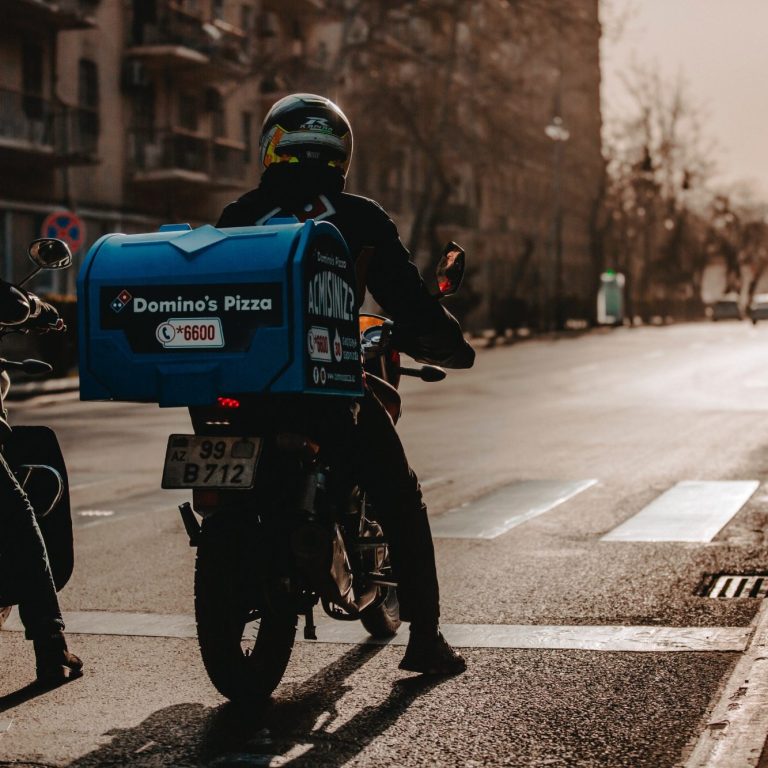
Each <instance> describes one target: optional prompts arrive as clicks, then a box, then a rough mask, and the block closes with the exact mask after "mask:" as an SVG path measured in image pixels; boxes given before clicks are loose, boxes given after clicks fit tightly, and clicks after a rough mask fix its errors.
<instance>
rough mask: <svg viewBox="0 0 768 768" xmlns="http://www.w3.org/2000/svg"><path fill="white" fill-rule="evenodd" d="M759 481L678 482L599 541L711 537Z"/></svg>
mask: <svg viewBox="0 0 768 768" xmlns="http://www.w3.org/2000/svg"><path fill="white" fill-rule="evenodd" d="M759 485H760V483H759V482H758V481H757V480H745V481H733V482H710V481H699V480H696V481H684V482H680V483H678V484H677V485H675V486H674V487H673V488H670V489H669V490H668V491H666V492H665V493H663V494H662V495H661V496H659V497H658V498H656V499H654V501H652V502H651V503H650V504H649V505H648V506H647V507H645V508H644V509H642V510H641V511H640V512H638V513H637V514H636V515H635V516H634V517H631V518H630V519H629V520H627V521H626V522H624V523H622V524H621V525H620V526H618V527H617V528H615V529H614V530H612V531H611V532H610V533H608V534H606V535H605V536H603V538H602V541H690V542H707V541H711V540H712V539H713V538H714V537H715V536H716V535H717V533H718V532H719V531H720V530H721V529H722V528H723V527H724V526H725V525H726V523H728V521H729V520H730V519H731V518H732V517H733V516H734V515H735V514H736V513H737V512H738V511H739V510H740V509H741V508H742V507H743V506H744V505H745V504H746V503H747V501H749V499H750V497H751V496H752V494H753V493H754V492H755V491H756V490H757V489H758V487H759Z"/></svg>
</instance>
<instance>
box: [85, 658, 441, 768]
mask: <svg viewBox="0 0 768 768" xmlns="http://www.w3.org/2000/svg"><path fill="white" fill-rule="evenodd" d="M382 650H383V647H382V646H372V645H371V646H358V647H356V648H353V649H352V650H350V651H349V652H348V653H346V654H344V655H343V656H342V657H341V658H339V659H337V660H336V661H334V662H333V663H331V664H329V665H327V666H326V667H324V668H323V669H321V670H320V671H319V672H317V673H316V674H315V675H313V676H312V677H310V678H309V679H307V680H306V681H304V682H302V683H298V684H294V685H287V686H282V687H281V688H278V690H277V695H276V697H275V699H274V700H272V701H271V702H268V703H266V704H264V705H261V706H251V707H242V708H241V707H237V706H235V705H233V704H229V703H228V704H223V705H222V706H220V707H217V708H213V709H212V708H208V707H205V706H203V705H202V704H178V705H175V706H171V707H167V708H165V709H161V710H158V711H157V712H154V713H153V714H152V715H150V716H149V717H148V718H146V719H145V720H144V721H143V722H142V723H140V724H139V725H137V726H135V727H134V728H127V729H119V730H115V731H112V732H110V733H108V734H107V735H109V736H112V740H111V741H110V742H109V743H108V744H105V745H104V746H102V747H99V748H98V749H96V750H94V751H92V752H90V753H88V754H86V755H83V756H82V757H80V758H78V759H77V760H75V761H74V762H72V763H70V768H95V767H96V766H103V765H130V766H136V767H137V768H141V767H142V766H145V767H146V768H149V766H152V768H155V767H157V766H161V767H163V768H165V767H166V766H167V767H168V768H171V766H173V768H177V767H178V766H187V765H188V766H206V767H208V766H210V768H235V766H238V767H239V768H243V766H267V765H292V766H302V765H304V766H319V765H322V766H329V767H332V766H341V765H343V764H344V763H346V762H347V761H349V760H350V759H352V758H353V757H355V756H356V755H358V754H359V753H360V752H362V751H363V750H364V749H365V748H366V747H367V746H368V745H369V744H370V743H371V742H372V741H373V740H374V739H375V738H376V737H377V736H378V735H380V734H381V733H383V732H384V731H386V730H387V729H388V728H389V727H390V726H391V725H393V724H394V723H395V722H396V721H397V720H398V719H399V718H400V716H401V715H402V714H403V713H404V712H405V711H406V710H407V709H408V707H409V705H410V704H411V703H412V702H413V701H414V700H415V699H416V698H418V697H419V696H420V695H422V694H423V693H426V692H427V691H429V690H430V689H432V688H433V687H434V686H435V685H437V684H438V683H439V682H440V679H434V678H422V677H409V678H404V679H401V680H398V681H397V682H395V683H394V684H393V685H392V688H391V691H390V693H389V695H388V697H387V698H386V699H385V700H384V701H383V702H381V703H379V704H377V705H374V706H370V707H365V708H363V709H361V710H359V711H358V712H357V713H356V714H355V715H354V716H353V717H352V718H351V719H350V720H348V721H347V722H345V723H344V724H343V725H342V726H341V727H339V728H338V729H337V730H336V731H334V732H329V731H328V730H326V729H327V728H328V727H329V726H331V725H332V724H333V723H334V721H335V720H336V719H337V706H338V702H339V701H340V700H341V698H342V697H343V696H344V694H345V693H346V692H347V691H349V690H350V688H351V686H350V685H349V684H348V683H345V681H346V680H347V678H349V677H350V676H351V675H353V674H354V673H355V672H356V671H357V670H359V669H360V668H361V667H362V666H363V665H365V664H366V663H367V662H369V661H370V660H372V659H373V658H374V657H375V656H376V655H377V654H379V653H380V652H381V651H382ZM318 718H320V721H322V725H320V726H319V727H318V722H320V721H319V720H318Z"/></svg>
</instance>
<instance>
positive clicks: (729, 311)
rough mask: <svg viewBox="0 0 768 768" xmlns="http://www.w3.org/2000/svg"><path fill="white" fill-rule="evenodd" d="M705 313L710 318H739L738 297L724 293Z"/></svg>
mask: <svg viewBox="0 0 768 768" xmlns="http://www.w3.org/2000/svg"><path fill="white" fill-rule="evenodd" d="M709 310H710V311H709V312H708V313H707V314H708V315H709V316H710V317H711V318H712V320H741V308H740V307H739V299H738V297H737V296H736V295H735V294H733V295H731V294H725V296H723V297H722V298H720V299H718V300H717V301H716V302H715V303H714V304H712V306H711V307H710V308H709Z"/></svg>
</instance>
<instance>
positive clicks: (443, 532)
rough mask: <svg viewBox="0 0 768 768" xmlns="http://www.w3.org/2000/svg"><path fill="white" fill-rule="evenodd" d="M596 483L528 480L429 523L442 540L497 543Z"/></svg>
mask: <svg viewBox="0 0 768 768" xmlns="http://www.w3.org/2000/svg"><path fill="white" fill-rule="evenodd" d="M596 482H597V480H525V481H523V482H520V483H513V484H512V485H507V486H504V487H503V488H500V489H499V490H498V491H494V492H493V493H489V494H488V495H487V496H483V497H482V498H480V499H476V500H475V501H471V502H467V503H466V504H462V505H461V506H460V507H456V508H454V509H451V510H449V511H448V512H446V513H444V514H442V515H438V516H436V517H435V518H434V519H433V520H430V526H431V528H432V535H433V536H434V537H435V538H443V539H495V538H496V537H497V536H500V535H501V534H502V533H506V532H507V531H508V530H509V529H510V528H514V527H515V526H516V525H520V524H521V523H524V522H526V521H527V520H530V519H531V518H534V517H536V516H538V515H541V514H543V513H544V512H549V510H550V509H554V508H555V507H557V506H558V505H560V504H563V503H564V502H566V501H568V500H569V499H572V498H573V497H574V496H576V495H578V494H579V493H581V492H582V491H585V490H586V489H587V488H589V487H591V486H593V485H594V484H595V483H596Z"/></svg>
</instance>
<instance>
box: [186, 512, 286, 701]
mask: <svg viewBox="0 0 768 768" xmlns="http://www.w3.org/2000/svg"><path fill="white" fill-rule="evenodd" d="M247 541H248V537H247V536H244V535H243V532H242V529H241V527H240V526H238V525H237V524H236V521H232V520H227V519H226V518H225V517H224V516H222V517H219V516H218V515H217V516H215V517H211V518H208V519H206V520H205V521H204V522H203V527H202V530H201V533H200V539H199V543H198V548H197V559H196V562H195V619H196V621H197V639H198V643H199V646H200V653H201V656H202V659H203V665H204V666H205V670H206V672H207V673H208V677H209V678H210V680H211V682H212V683H213V685H214V686H215V687H216V689H217V690H218V691H219V693H221V695H222V696H225V697H226V698H227V699H229V700H230V701H234V702H253V701H258V700H263V699H266V698H268V697H269V696H270V694H271V693H272V692H273V691H274V690H275V688H277V686H278V684H279V683H280V680H281V679H282V677H283V674H284V673H285V669H286V667H287V666H288V661H289V659H290V657H291V651H292V649H293V642H294V639H295V636H296V615H295V613H293V614H291V613H290V612H288V611H286V612H285V613H284V614H280V613H279V612H277V611H271V612H264V613H262V614H261V615H260V621H259V623H258V629H257V631H256V634H255V637H254V638H253V639H252V640H251V641H249V642H248V643H245V642H244V641H243V633H244V631H245V627H246V624H247V623H249V622H250V621H251V619H252V618H253V614H252V611H251V608H252V606H249V603H248V597H247V595H248V593H249V589H248V587H249V586H250V584H249V583H248V581H249V580H248V579H247V577H246V574H247V565H248V562H249V561H250V560H251V559H252V558H253V556H254V553H253V552H248V550H247Z"/></svg>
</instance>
